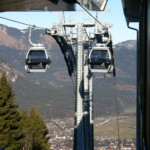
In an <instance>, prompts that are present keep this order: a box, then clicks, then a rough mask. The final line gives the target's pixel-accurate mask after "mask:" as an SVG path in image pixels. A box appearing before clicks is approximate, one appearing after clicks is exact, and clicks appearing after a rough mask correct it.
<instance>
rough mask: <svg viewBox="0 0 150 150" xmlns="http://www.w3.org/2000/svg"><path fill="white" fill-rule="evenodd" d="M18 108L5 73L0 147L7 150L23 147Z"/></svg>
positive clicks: (0, 106) (0, 86)
mask: <svg viewBox="0 0 150 150" xmlns="http://www.w3.org/2000/svg"><path fill="white" fill-rule="evenodd" d="M17 108H18V106H17V105H16V104H15V97H14V92H13V91H12V87H11V85H10V84H9V83H8V81H7V78H6V75H5V72H3V73H2V75H1V78H0V147H4V148H5V150H18V149H20V148H21V147H22V128H21V124H20V119H21V118H20V114H19V112H18V110H17Z"/></svg>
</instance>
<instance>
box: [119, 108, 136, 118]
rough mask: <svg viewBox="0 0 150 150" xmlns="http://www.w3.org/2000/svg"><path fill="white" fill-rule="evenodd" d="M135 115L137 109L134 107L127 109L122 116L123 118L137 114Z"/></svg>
mask: <svg viewBox="0 0 150 150" xmlns="http://www.w3.org/2000/svg"><path fill="white" fill-rule="evenodd" d="M135 113H136V107H135V106H134V107H130V108H127V109H125V110H124V111H123V113H122V114H121V115H122V116H123V115H130V114H135Z"/></svg>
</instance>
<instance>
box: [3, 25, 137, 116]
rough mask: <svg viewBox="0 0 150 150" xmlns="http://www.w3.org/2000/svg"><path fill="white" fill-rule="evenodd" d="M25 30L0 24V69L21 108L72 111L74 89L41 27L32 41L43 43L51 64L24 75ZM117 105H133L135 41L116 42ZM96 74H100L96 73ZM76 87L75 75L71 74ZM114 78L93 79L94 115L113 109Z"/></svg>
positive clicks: (121, 107) (64, 113)
mask: <svg viewBox="0 0 150 150" xmlns="http://www.w3.org/2000/svg"><path fill="white" fill-rule="evenodd" d="M28 34H29V31H28V30H18V29H15V28H10V27H7V26H4V25H0V72H2V70H4V71H5V72H6V74H7V77H8V80H9V81H10V82H11V83H12V85H13V88H14V90H15V94H16V99H17V102H18V104H19V106H20V108H22V107H23V108H25V109H27V110H28V108H30V106H31V105H32V104H33V105H35V106H36V107H37V108H38V109H39V110H40V112H41V113H42V114H43V115H44V116H45V117H46V118H54V117H65V116H68V115H70V114H71V115H72V116H73V114H74V88H73V86H72V81H71V79H70V77H69V75H68V71H67V67H66V64H65V61H64V58H63V55H62V53H61V51H60V49H59V47H58V45H57V43H56V42H55V40H54V39H53V38H52V37H50V36H48V35H46V34H45V32H44V31H43V30H35V31H33V32H32V37H31V38H32V42H33V43H41V44H44V45H45V46H46V48H47V50H48V53H50V55H51V59H52V63H51V67H50V70H49V71H48V72H47V73H39V74H34V73H33V74H27V73H26V72H25V70H24V65H25V56H26V53H27V51H28V49H29V48H30V47H31V45H30V43H29V41H28ZM114 56H115V64H116V81H117V86H116V87H117V92H118V93H117V94H118V106H119V111H120V112H121V111H122V110H124V109H125V108H127V107H129V106H133V105H135V93H136V84H135V82H136V59H135V57H136V41H133V40H131V41H124V42H120V43H118V44H116V45H115V49H114ZM97 76H99V75H97ZM73 85H74V86H75V78H74V77H73ZM114 87H115V85H114V79H113V78H112V79H99V78H94V83H93V89H94V99H95V100H94V101H95V116H99V115H112V114H114V112H116V110H115V108H116V107H115V99H114Z"/></svg>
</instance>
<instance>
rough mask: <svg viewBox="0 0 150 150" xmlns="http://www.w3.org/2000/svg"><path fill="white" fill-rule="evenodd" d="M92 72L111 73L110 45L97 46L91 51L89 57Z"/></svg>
mask: <svg viewBox="0 0 150 150" xmlns="http://www.w3.org/2000/svg"><path fill="white" fill-rule="evenodd" d="M88 63H89V67H90V70H91V72H101V73H110V72H112V69H113V66H112V56H111V53H110V50H109V47H106V46H96V47H93V48H92V50H91V51H90V53H89V59H88Z"/></svg>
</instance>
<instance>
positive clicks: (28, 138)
mask: <svg viewBox="0 0 150 150" xmlns="http://www.w3.org/2000/svg"><path fill="white" fill-rule="evenodd" d="M21 122H22V126H23V134H24V149H25V150H49V149H50V145H49V144H48V139H46V138H45V136H46V134H47V133H48V130H47V128H46V125H45V122H44V120H43V118H42V117H41V115H40V113H39V112H38V111H37V110H35V109H34V107H33V106H32V107H31V110H30V116H28V115H27V114H26V112H25V110H23V112H22V120H21Z"/></svg>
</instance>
